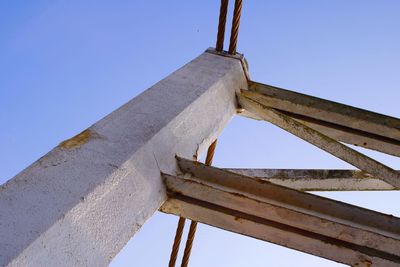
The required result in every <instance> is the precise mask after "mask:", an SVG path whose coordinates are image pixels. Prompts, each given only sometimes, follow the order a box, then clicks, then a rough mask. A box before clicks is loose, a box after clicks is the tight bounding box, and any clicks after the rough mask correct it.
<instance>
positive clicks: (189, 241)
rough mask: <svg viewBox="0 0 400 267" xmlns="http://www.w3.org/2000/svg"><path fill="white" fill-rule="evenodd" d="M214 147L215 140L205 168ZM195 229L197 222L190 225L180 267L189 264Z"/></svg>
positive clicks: (209, 162)
mask: <svg viewBox="0 0 400 267" xmlns="http://www.w3.org/2000/svg"><path fill="white" fill-rule="evenodd" d="M216 146H217V140H215V141H214V142H212V144H211V145H210V146H209V147H208V150H207V156H206V161H205V164H206V165H207V166H210V165H211V164H212V161H213V158H214V153H215V148H216ZM196 229H197V222H195V221H192V222H191V223H190V228H189V233H188V237H187V240H186V246H185V252H184V253H183V258H182V264H181V267H187V266H188V264H189V258H190V253H191V252H192V246H193V240H194V236H195V234H196Z"/></svg>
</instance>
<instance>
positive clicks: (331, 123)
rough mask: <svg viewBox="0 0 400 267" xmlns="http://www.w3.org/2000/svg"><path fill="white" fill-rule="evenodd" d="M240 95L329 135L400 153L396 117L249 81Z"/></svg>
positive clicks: (345, 140) (376, 148) (398, 123)
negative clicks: (247, 87) (247, 88)
mask: <svg viewBox="0 0 400 267" xmlns="http://www.w3.org/2000/svg"><path fill="white" fill-rule="evenodd" d="M243 95H245V96H246V97H248V98H251V99H252V100H254V101H257V102H259V103H262V104H263V105H265V106H268V107H271V108H274V109H277V110H279V111H280V112H282V113H285V115H288V116H290V117H292V118H294V119H296V120H299V121H300V122H302V123H304V124H306V125H308V126H310V127H312V128H314V129H316V130H318V131H320V132H322V133H324V134H325V135H327V136H329V137H331V138H334V139H337V140H339V141H342V142H345V143H348V144H354V145H357V146H362V147H365V148H369V149H374V150H378V151H381V152H384V153H388V154H391V155H395V156H400V120H399V119H397V118H394V117H390V116H386V115H382V114H379V113H375V112H371V111H368V110H363V109H359V108H355V107H351V106H348V105H344V104H340V103H336V102H333V101H329V100H325V99H321V98H317V97H313V96H308V95H304V94H300V93H297V92H293V91H289V90H285V89H282V88H278V87H275V86H270V85H265V84H261V83H257V82H249V91H246V92H243Z"/></svg>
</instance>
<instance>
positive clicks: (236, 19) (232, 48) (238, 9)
mask: <svg viewBox="0 0 400 267" xmlns="http://www.w3.org/2000/svg"><path fill="white" fill-rule="evenodd" d="M241 13H242V0H236V1H235V9H234V11H233V18H232V29H231V39H230V43H229V54H231V55H235V54H236V45H237V39H238V35H239V25H240V15H241Z"/></svg>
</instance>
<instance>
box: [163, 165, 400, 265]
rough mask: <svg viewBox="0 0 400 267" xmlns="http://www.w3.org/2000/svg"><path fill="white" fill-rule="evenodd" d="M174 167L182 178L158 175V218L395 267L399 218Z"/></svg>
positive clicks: (213, 171)
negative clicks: (161, 198) (163, 195)
mask: <svg viewBox="0 0 400 267" xmlns="http://www.w3.org/2000/svg"><path fill="white" fill-rule="evenodd" d="M178 161H179V166H180V167H181V169H182V171H183V172H185V173H186V174H185V175H184V176H174V175H164V178H165V180H166V184H167V188H168V194H169V199H168V201H167V202H165V203H164V205H163V206H162V207H161V210H162V211H164V212H167V213H171V214H176V215H179V216H184V217H188V218H190V219H193V220H196V221H200V222H203V223H206V224H210V225H213V226H216V227H219V228H222V229H226V230H229V231H233V232H236V233H239V234H244V235H248V236H252V237H255V238H258V239H261V240H265V241H268V242H272V243H276V244H279V245H283V246H286V247H289V248H293V249H296V250H300V251H303V252H306V253H309V254H313V255H316V256H319V257H324V258H326V259H330V260H333V261H337V262H341V263H344V264H349V265H351V266H364V265H362V264H365V266H399V265H400V219H399V218H396V217H393V216H390V215H385V214H382V213H378V212H374V211H371V210H367V209H363V208H359V207H356V206H353V205H349V204H346V203H342V202H339V201H334V200H330V199H327V198H323V197H319V196H316V195H312V194H308V193H303V192H299V191H296V190H293V189H290V188H286V187H282V186H279V185H274V184H272V183H269V182H266V181H264V180H260V179H254V178H250V177H246V176H242V175H239V174H235V173H231V172H228V171H225V170H222V169H218V168H214V167H209V166H205V165H204V164H200V163H197V162H192V161H189V160H185V159H179V160H178ZM357 264H358V265H357ZM367 264H370V265H367Z"/></svg>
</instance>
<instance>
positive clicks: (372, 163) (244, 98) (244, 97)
mask: <svg viewBox="0 0 400 267" xmlns="http://www.w3.org/2000/svg"><path fill="white" fill-rule="evenodd" d="M238 98H239V102H240V105H241V106H242V107H243V108H244V109H246V110H247V111H249V112H251V113H253V114H255V115H256V116H258V117H260V118H262V119H263V120H266V121H268V122H271V123H272V124H275V125H276V126H278V127H280V128H282V129H284V130H285V131H288V132H289V133H291V134H293V135H295V136H297V137H299V138H301V139H303V140H305V141H307V142H309V143H310V144H313V145H315V146H316V147H318V148H320V149H322V150H325V151H326V152H328V153H330V154H332V155H334V156H335V157H337V158H339V159H342V160H344V161H346V162H347V163H349V164H351V165H353V166H355V167H357V168H359V169H360V170H362V171H365V172H367V173H370V174H372V175H373V176H375V177H379V178H381V179H382V180H384V181H385V182H387V183H388V184H390V185H392V186H393V187H396V188H400V174H399V173H397V172H396V171H395V170H393V169H392V168H390V167H388V166H386V165H384V164H382V163H380V162H378V161H376V160H374V159H372V158H370V157H368V156H366V155H364V154H362V153H360V152H358V151H356V150H354V149H352V148H350V147H347V146H346V145H343V144H342V143H339V142H338V141H336V140H334V139H332V138H330V137H328V136H326V135H324V134H322V133H320V132H318V131H316V130H314V129H312V128H310V127H308V126H306V125H304V124H302V123H300V122H298V121H296V120H295V119H293V118H291V117H289V116H287V115H285V114H283V113H282V112H280V111H278V110H276V109H274V108H270V107H268V106H264V104H262V103H259V102H257V101H256V100H254V99H253V98H250V97H249V96H248V94H247V93H246V92H245V91H242V94H240V95H239V97H238Z"/></svg>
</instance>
